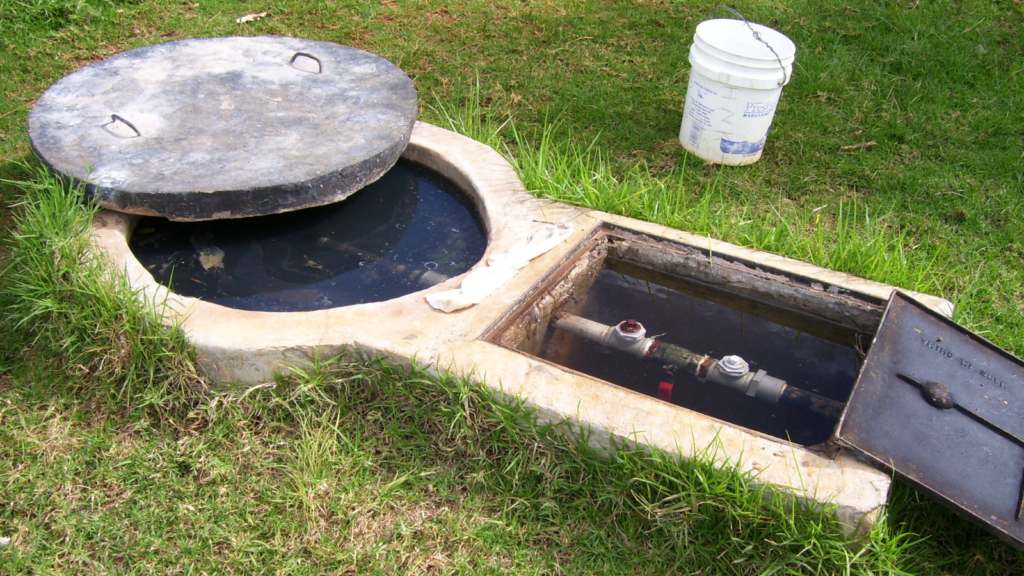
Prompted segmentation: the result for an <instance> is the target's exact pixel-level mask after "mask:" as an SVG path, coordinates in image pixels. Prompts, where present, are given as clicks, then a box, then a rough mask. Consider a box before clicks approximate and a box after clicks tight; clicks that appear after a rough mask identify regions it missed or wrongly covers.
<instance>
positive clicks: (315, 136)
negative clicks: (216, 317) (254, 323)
mask: <svg viewBox="0 0 1024 576" xmlns="http://www.w3.org/2000/svg"><path fill="white" fill-rule="evenodd" d="M415 121H416V89H415V88H414V87H413V84H412V81H411V80H410V79H409V77H408V76H406V75H405V73H403V72H402V71H401V70H400V69H399V68H398V67H396V66H395V65H393V64H391V63H390V62H388V61H387V60H385V59H384V58H381V57H380V56H376V55H374V54H371V53H369V52H365V51H363V50H358V49H355V48H350V47H347V46H341V45H339V44H333V43H329V42H315V41H310V40H301V39H297V38H286V37H271V36H264V37H255V38H235V37H231V38H209V39H200V40H182V41H178V42H169V43H166V44H159V45H156V46H149V47H146V48H139V49H136V50H129V51H128V52H124V53H122V54H118V55H116V56H113V57H111V58H108V59H107V60H103V61H101V62H97V63H95V64H92V65H90V66H86V67H85V68H82V69H81V70H78V71H77V72H75V73H73V74H70V75H68V76H66V77H64V78H63V79H61V80H60V81H59V82H57V83H56V84H54V85H53V86H51V87H50V89H49V90H47V91H46V93H45V94H43V96H42V97H41V98H40V99H39V101H38V102H37V103H36V105H35V107H34V108H33V110H32V113H31V114H30V115H29V121H28V124H29V138H30V139H31V141H32V147H33V149H34V150H35V152H36V154H37V155H38V156H39V157H40V158H41V159H42V160H43V162H45V163H46V164H47V165H48V166H49V167H50V169H52V170H53V171H54V172H56V173H57V174H59V175H61V176H63V177H65V178H69V179H72V180H76V181H81V182H85V183H86V184H87V191H88V192H89V194H90V195H91V196H92V197H93V198H94V199H95V200H96V201H97V202H98V203H99V204H100V205H102V206H104V207H106V208H110V209H112V210H118V211H121V212H128V213H131V214H145V215H155V216H165V217H167V218H169V219H171V220H211V219H218V218H241V217H245V216H256V215H264V214H276V213H279V212H287V211H289V210H296V209H299V208H305V207H309V206H320V205H323V204H328V203H331V202H335V201H338V200H341V199H343V198H345V197H346V196H349V195H351V194H352V193H354V192H356V191H357V190H359V189H361V188H363V187H364V186H366V185H367V184H369V183H371V182H373V181H375V180H376V179H377V178H379V177H380V176H381V175H382V174H383V173H384V172H386V171H387V170H388V169H389V168H391V166H392V165H394V163H395V161H396V160H398V157H399V156H400V155H401V153H402V151H403V150H404V149H405V145H406V144H407V143H408V141H409V136H410V134H411V133H412V127H413V124H414V123H415Z"/></svg>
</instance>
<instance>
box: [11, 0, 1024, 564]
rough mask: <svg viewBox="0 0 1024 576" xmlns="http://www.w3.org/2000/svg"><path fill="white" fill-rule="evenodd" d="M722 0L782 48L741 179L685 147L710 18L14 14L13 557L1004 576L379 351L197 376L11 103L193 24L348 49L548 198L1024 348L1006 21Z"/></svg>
mask: <svg viewBox="0 0 1024 576" xmlns="http://www.w3.org/2000/svg"><path fill="white" fill-rule="evenodd" d="M736 7H737V8H738V9H740V10H741V11H742V12H743V13H744V14H745V15H746V16H747V17H748V18H750V19H751V20H755V21H759V22H762V23H764V24H767V25H770V26H773V27H776V28H778V29H780V30H782V31H783V32H785V33H787V34H788V35H790V36H791V37H792V38H793V39H794V40H795V41H796V43H797V46H798V53H797V62H796V69H795V73H794V79H793V81H792V82H791V83H790V84H789V85H788V86H787V87H786V89H785V91H784V95H783V99H782V102H781V104H780V107H779V110H778V113H777V115H776V118H775V123H774V126H773V130H772V135H771V138H770V141H769V143H768V147H767V149H766V152H765V155H764V157H763V158H762V160H761V161H760V162H759V163H757V164H755V165H752V166H748V167H743V168H721V167H714V166H707V165H704V164H703V163H702V162H700V161H698V160H696V159H695V158H693V157H691V156H688V155H687V154H685V153H684V152H683V151H682V149H681V147H680V146H679V144H678V142H677V140H676V133H677V131H678V124H679V120H680V117H681V116H680V115H681V106H682V102H683V97H684V95H685V88H686V79H687V73H688V64H687V62H686V49H687V47H688V45H689V42H690V37H691V36H692V34H693V28H694V26H695V25H696V23H697V22H699V21H700V20H703V19H705V18H707V17H709V16H710V15H711V13H710V9H709V7H708V6H707V5H700V4H696V3H691V2H668V1H658V0H652V1H644V2H641V1H626V0H616V1H602V2H598V1H596V0H578V1H566V2H545V1H533V2H515V1H508V0H505V1H497V2H483V1H478V0H469V1H466V2H459V3H455V2H445V1H442V0H421V1H413V0H393V1H385V2H356V1H351V2H329V1H319V2H308V3H297V2H291V1H288V0H277V1H275V2H271V3H264V4H252V3H248V2H225V1H220V0H210V1H209V2H196V3H192V2H181V3H157V2H153V1H152V0H140V1H124V2H118V1H109V0H108V1H102V0H82V1H76V2H69V1H61V0H21V1H17V2H15V1H11V0H7V1H6V2H0V46H2V47H3V48H4V52H3V54H2V55H0V179H3V180H6V181H21V182H23V183H22V184H20V185H17V186H15V185H10V184H5V185H0V197H2V198H3V200H4V201H5V203H6V204H16V205H17V206H15V207H13V208H12V209H10V210H7V211H3V212H2V213H0V223H2V224H3V225H4V227H5V228H6V229H8V230H9V232H8V233H7V234H5V236H4V244H3V249H2V250H3V251H2V252H0V258H3V260H4V261H3V264H2V265H3V277H2V278H0V304H2V305H3V310H4V312H2V314H0V317H2V322H0V325H2V326H3V328H4V331H5V338H3V339H0V362H2V363H0V453H2V455H3V459H2V461H0V504H2V505H0V536H12V537H13V541H12V543H11V544H10V545H9V546H7V547H3V548H0V573H12V574H14V573H30V572H42V573H49V572H54V573H84V572H99V573H151V572H183V573H186V572H191V573H202V572H207V573H246V574H249V573H254V572H260V573H262V572H275V573H276V572H288V573H292V572H294V573H318V574H319V573H324V572H351V573H360V574H362V573H454V572H459V573H499V572H500V573H503V574H504V573H523V574H526V573H559V572H564V573H595V572H597V573H612V574H615V573H652V572H680V573H698V572H699V573H703V574H768V573H775V574H786V573H790V574H843V573H912V574H957V573H960V574H1014V573H1021V572H1022V556H1021V554H1020V553H1018V552H1016V551H1014V550H1013V549H1012V548H1010V547H1009V546H1007V545H1005V544H1002V543H1000V542H998V541H997V540H995V539H994V538H993V537H991V536H989V535H987V534H985V533H983V532H981V531H980V530H979V529H977V528H975V527H973V526H970V525H968V524H967V523H966V522H964V521H962V520H960V519H958V518H956V517H955V516H953V515H952V514H950V513H948V512H946V511H945V510H943V509H942V508H941V507H940V506H938V505H937V504H935V503H933V502H931V501H930V500H928V499H926V498H924V497H923V496H921V495H919V494H918V493H917V492H915V491H914V490H912V489H910V488H907V487H905V486H901V485H897V486H896V487H895V488H894V489H893V495H892V503H891V505H890V507H889V509H888V510H887V519H886V523H885V526H884V527H882V528H879V530H877V531H876V532H875V533H874V534H872V536H871V539H870V540H869V542H868V544H867V546H866V547H865V548H864V549H862V550H861V551H859V552H853V551H851V550H850V549H848V548H846V547H845V546H844V545H843V544H844V543H843V538H842V537H841V536H840V534H839V532H838V530H837V528H836V526H835V525H834V523H833V522H832V521H831V520H829V518H828V516H827V515H822V514H820V513H817V512H814V511H788V510H786V509H784V508H782V507H781V505H768V506H763V505H761V493H760V492H759V489H758V488H755V487H752V486H750V484H749V481H748V480H747V479H744V478H741V477H739V476H737V475H736V474H735V473H733V472H731V471H728V470H726V471H714V470H712V469H710V467H708V466H707V465H705V464H703V463H701V462H699V461H696V462H674V461H672V460H671V459H668V458H666V457H665V456H662V455H658V454H654V455H649V454H644V453H640V452H634V451H629V450H626V451H623V452H621V453H618V454H616V455H614V456H612V457H610V458H606V457H602V456H601V455H597V454H593V453H591V452H590V451H588V450H585V449H583V448H581V446H580V444H579V443H578V442H577V441H575V440H572V439H571V438H569V437H567V436H565V435H564V433H563V432H564V431H563V430H560V429H558V428H542V427H537V426H535V425H532V424H531V423H530V420H529V418H528V416H529V414H528V411H526V410H524V409H523V408H522V407H521V406H512V407H508V406H505V405H502V404H500V403H495V402H493V401H492V400H491V399H490V398H489V397H488V396H487V395H486V394H484V393H483V392H482V391H481V390H479V389H477V388H474V387H473V386H470V385H468V384H466V383H465V382H460V381H457V380H452V379H448V378H440V379H439V378H433V377H428V376H427V375H425V374H424V373H422V372H418V371H414V372H412V373H405V372H402V371H400V370H398V369H396V368H394V367H390V366H387V365H385V364H382V363H380V362H375V361H369V362H361V363H357V364H345V363H339V362H335V361H330V362H324V363H323V365H321V366H320V367H318V368H317V369H316V370H311V371H309V372H308V373H306V374H302V375H299V376H296V377H295V378H292V379H289V380H286V381H281V382H279V383H277V384H276V385H275V386H274V387H273V388H270V387H267V388H261V389H256V390H252V391H222V392H219V393H214V394H210V395H207V394H198V393H197V392H199V391H200V389H201V388H202V386H203V384H202V382H201V380H200V379H198V377H197V375H196V374H195V370H194V368H193V364H192V362H193V359H192V357H191V355H190V351H189V350H188V347H187V343H186V342H185V341H184V339H183V337H182V335H181V334H180V332H178V331H175V330H173V329H166V328H163V327H161V326H160V325H159V323H157V322H156V321H155V318H154V316H153V313H152V311H151V310H149V309H147V308H145V307H143V306H141V305H139V303H138V301H137V299H136V298H134V296H133V295H132V294H131V293H130V291H129V290H128V289H127V287H126V286H124V285H123V284H119V283H118V282H116V281H115V282H112V281H110V280H104V279H103V278H102V277H101V274H102V269H101V268H100V267H99V266H97V265H95V263H94V260H92V259H90V258H89V257H87V256H86V255H85V253H84V252H83V250H84V249H85V246H84V244H83V243H82V241H81V239H82V238H83V234H82V232H83V231H84V230H85V229H86V227H87V226H88V222H89V212H88V211H87V210H82V209H81V208H80V196H79V195H78V193H77V192H76V191H73V190H67V189H64V188H61V187H60V186H59V185H57V184H56V183H54V182H53V181H51V180H49V179H47V178H46V177H45V176H44V175H42V174H41V173H39V172H38V171H37V170H36V169H35V168H32V167H31V166H32V165H31V163H30V161H29V160H30V156H31V152H30V148H29V144H28V139H27V136H26V134H25V118H26V115H27V113H28V110H29V108H30V106H31V103H32V102H33V101H34V99H35V98H37V97H38V96H39V95H40V94H41V93H42V91H43V90H45V89H46V87H47V86H49V85H50V84H52V83H53V82H54V81H56V80H57V79H58V78H60V77H61V76H62V75H64V74H67V73H68V72H70V71H72V70H74V69H76V68H77V67H79V66H81V65H83V64H85V63H88V62H90V61H93V60H96V59H99V58H103V57H105V56H108V55H110V54H113V53H115V52H118V51H120V50H124V49H127V48H132V47H137V46H143V45H148V44H152V43H154V42H161V41H166V40H171V39H177V38H185V37H199V36H214V35H225V34H243V35H255V34H287V35H292V36H299V37H307V38H312V39H321V40H330V41H337V42H342V43H346V44H350V45H355V46H359V47H363V48H366V49H370V50H373V51H375V52H378V53H380V54H382V55H384V56H386V57H388V58H390V59H391V60H392V61H394V62H395V63H397V64H399V65H400V66H402V67H403V69H405V70H406V71H407V72H408V73H409V74H410V75H411V76H412V77H413V78H414V80H415V82H416V85H417V88H418V89H419V90H420V95H421V103H422V104H423V106H422V110H421V117H422V118H423V119H425V120H427V121H432V122H436V123H439V124H442V125H448V126H453V127H454V128H455V129H457V130H459V131H461V132H465V133H468V134H470V135H471V136H474V137H476V138H478V139H481V140H483V141H485V142H488V143H489V144H491V145H492V146H494V147H495V148H497V149H498V150H499V151H501V152H502V153H504V154H505V155H506V156H507V157H508V158H509V159H510V161H512V162H513V164H514V165H515V166H516V167H517V169H518V170H519V172H520V174H521V175H522V177H523V180H524V182H525V183H526V185H527V186H528V187H529V188H530V189H531V190H532V191H534V192H535V193H536V194H538V195H541V196H545V197H550V198H555V199H559V200H563V201H566V202H571V203H574V204H579V205H584V206H590V207H595V208H600V209H602V210H607V211H611V212H616V213H620V214H626V215H629V216H634V217H638V218H641V219H644V220H650V221H656V222H660V223H663V224H666V225H669V226H673V227H677V228H680V229H684V230H690V231H694V232H698V233H703V234H709V235H712V236H715V237H718V238H722V239H725V240H729V241H732V242H736V243H739V244H744V245H750V246H755V247H759V248H763V249H767V250H771V251H773V252H778V253H781V254H785V255H788V256H792V257H796V258H799V259H803V260H808V261H811V262H815V263H818V264H821V265H824V266H828V267H831V268H836V269H841V270H845V271H849V272H852V273H855V274H858V275H862V276H865V277H869V278H872V279H875V280H880V281H883V282H889V283H893V284H896V285H899V286H903V287H907V288H914V289H919V290H923V291H927V292H932V293H936V294H939V295H942V296H945V297H947V298H950V299H951V300H953V301H954V302H955V303H956V304H957V306H958V311H957V318H958V320H959V321H961V322H963V323H964V324H966V325H967V326H968V327H970V328H972V329H974V330H978V331H981V332H983V333H984V334H985V336H987V337H989V338H991V339H992V340H993V341H995V342H996V343H997V344H999V345H1001V346H1003V347H1005V348H1007V349H1009V350H1011V351H1013V352H1015V353H1016V354H1018V355H1021V354H1022V353H1024V290H1022V289H1021V286H1022V285H1024V282H1022V280H1024V277H1022V274H1024V273H1022V272H1021V267H1020V262H1021V258H1022V257H1024V231H1022V230H1024V228H1022V223H1024V222H1022V221H1024V196H1022V194H1021V191H1022V190H1024V168H1022V166H1024V129H1022V126H1024V89H1022V88H1024V85H1022V83H1024V41H1022V40H1021V38H1022V37H1024V5H1022V4H1021V3H1020V2H1018V1H1015V0H1008V1H996V0H991V1H987V2H972V3H969V4H961V3H956V2H950V1H936V2H929V3H923V2H917V3H906V2H903V3H898V2H881V1H875V2H862V3H857V4H855V5H850V4H849V3H843V2H838V1H834V0H826V1H824V2H813V3H812V2H805V1H795V2H788V3H780V2H757V1H751V2H743V3H741V4H738V5H736ZM264 10H269V11H270V16H269V17H267V18H265V19H263V20H260V21H258V22H252V23H249V24H245V25H239V24H236V23H235V22H234V19H235V18H236V17H237V16H241V15H243V14H246V13H249V12H261V11H264ZM716 15H722V14H716ZM868 141H875V142H877V143H878V144H877V145H875V146H873V147H871V148H870V149H861V150H857V151H853V152H854V153H845V152H847V151H844V150H843V149H842V146H844V145H848V144H856V143H862V142H868Z"/></svg>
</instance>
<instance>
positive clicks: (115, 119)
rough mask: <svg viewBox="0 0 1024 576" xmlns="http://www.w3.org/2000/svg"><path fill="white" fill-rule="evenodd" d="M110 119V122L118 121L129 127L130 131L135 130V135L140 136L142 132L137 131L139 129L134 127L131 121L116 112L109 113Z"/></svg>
mask: <svg viewBox="0 0 1024 576" xmlns="http://www.w3.org/2000/svg"><path fill="white" fill-rule="evenodd" d="M110 121H111V122H120V123H122V124H124V125H125V126H127V127H129V128H131V129H132V132H135V136H136V137H138V136H142V132H139V129H138V128H136V127H135V124H132V123H131V122H129V121H127V120H125V119H124V118H123V117H121V116H118V115H117V114H111V115H110Z"/></svg>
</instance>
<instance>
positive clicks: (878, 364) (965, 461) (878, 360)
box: [836, 292, 1024, 549]
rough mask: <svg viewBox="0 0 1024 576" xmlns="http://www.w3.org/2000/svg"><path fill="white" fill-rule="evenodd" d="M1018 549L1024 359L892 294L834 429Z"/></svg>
mask: <svg viewBox="0 0 1024 576" xmlns="http://www.w3.org/2000/svg"><path fill="white" fill-rule="evenodd" d="M836 437H837V438H838V439H839V441H840V442H841V443H843V444H845V445H847V446H849V447H851V448H853V449H854V450H856V451H859V452H861V453H862V455H863V456H866V457H867V458H868V459H870V460H873V461H874V462H876V463H877V464H880V465H882V466H885V467H887V468H890V469H892V470H895V471H896V473H898V474H899V475H900V476H901V477H903V478H904V479H905V480H907V481H908V482H909V483H911V484H913V485H915V486H916V487H917V488H918V489H920V490H922V491H923V492H925V493H927V494H928V495H929V496H931V497H933V498H935V499H936V500H938V501H940V502H941V503H943V504H944V505H946V506H947V507H949V508H952V509H953V510H955V511H956V512H958V513H959V514H961V515H962V516H965V517H966V518H968V519H969V520H971V521H973V522H975V523H977V524H980V525H982V526H984V527H985V528H987V529H988V530H990V531H992V532H993V533H995V534H996V535H998V536H999V537H1000V538H1002V539H1003V540H1005V541H1007V542H1009V543H1011V544H1012V545H1014V546H1015V547H1017V548H1022V549H1024V517H1022V516H1024V363H1022V362H1021V361H1020V360H1019V359H1017V358H1015V357H1013V356H1012V355H1010V354H1008V353H1006V352H1005V351H1003V350H1000V349H999V348H997V347H996V346H994V345H993V344H991V343H990V342H988V341H987V340H985V339H983V338H981V337H980V336H977V335H976V334H972V333H971V332H968V331H967V330H965V329H964V328H962V327H960V326H958V325H956V324H954V323H953V322H951V321H949V320H948V319H946V318H944V317H942V316H939V315H938V314H936V313H934V312H932V311H931V310H929V309H927V308H925V307H924V306H923V305H921V304H919V303H917V302H916V301H914V300H912V299H911V298H909V297H908V296H905V295H903V294H901V293H898V292H894V293H893V296H892V297H891V298H890V300H889V305H888V308H887V309H886V311H885V315H884V316H883V318H882V323H881V325H880V327H879V329H878V332H877V334H876V335H875V339H874V342H873V343H872V345H871V350H870V351H869V353H868V356H867V359H866V360H865V361H864V365H863V367H862V368H861V373H860V376H859V378H858V380H857V383H856V384H855V385H854V389H853V393H852V394H851V396H850V400H849V402H848V403H847V407H846V411H845V412H844V414H843V417H842V419H841V420H840V423H839V427H838V429H837V432H836Z"/></svg>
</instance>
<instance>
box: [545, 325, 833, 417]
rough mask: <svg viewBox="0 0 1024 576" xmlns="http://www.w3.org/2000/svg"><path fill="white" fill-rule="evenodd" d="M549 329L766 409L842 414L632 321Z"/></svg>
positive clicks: (825, 401)
mask: <svg viewBox="0 0 1024 576" xmlns="http://www.w3.org/2000/svg"><path fill="white" fill-rule="evenodd" d="M552 325H553V326H554V327H555V328H557V329H559V330H563V331H565V332H569V333H570V334H575V335H577V336H580V337H581V338H586V339H587V340H591V341H593V342H597V343H598V344H601V345H603V346H607V347H609V348H614V349H616V350H621V351H623V352H626V353H628V354H632V355H633V356H635V357H637V358H649V359H651V360H654V361H656V362H658V363H659V364H661V365H663V366H665V365H667V366H672V367H674V368H676V369H681V370H685V371H687V372H689V373H690V374H693V375H694V376H696V377H697V378H699V379H701V380H703V381H705V382H712V383H714V384H719V385H721V386H725V387H726V388H731V389H733V390H736V391H738V392H742V393H744V394H746V395H747V396H750V397H752V398H756V399H758V400H761V401H762V402H767V403H768V404H779V405H782V406H789V407H792V408H797V409H799V410H803V411H805V412H813V413H815V414H819V415H821V416H825V417H828V418H831V419H833V420H838V419H839V416H840V415H841V414H842V412H843V404H842V403H841V402H836V401H835V400H832V399H830V398H825V397H824V396H821V395H819V394H815V393H813V392H808V391H806V390H802V389H800V388H794V387H792V386H789V385H788V384H786V382H785V380H780V379H778V378H775V377H773V376H769V375H768V373H767V372H765V371H764V370H757V371H756V372H753V371H751V370H750V366H749V365H748V364H747V362H746V361H745V360H743V359H742V358H740V357H739V356H726V357H724V358H722V359H721V360H716V359H714V358H711V357H710V356H707V355H704V354H698V353H696V352H693V351H692V350H687V349H686V348H683V347H682V346H676V345H675V344H669V343H668V342H662V341H661V340H657V339H654V338H646V337H645V336H646V330H644V327H643V325H642V324H640V323H639V322H637V321H636V320H624V321H622V322H620V323H618V324H617V325H615V326H606V325H604V324H601V323H600V322H594V321H593V320H587V319H586V318H581V317H579V316H576V315H573V314H567V313H560V314H557V315H556V316H555V317H554V318H553V319H552Z"/></svg>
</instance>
